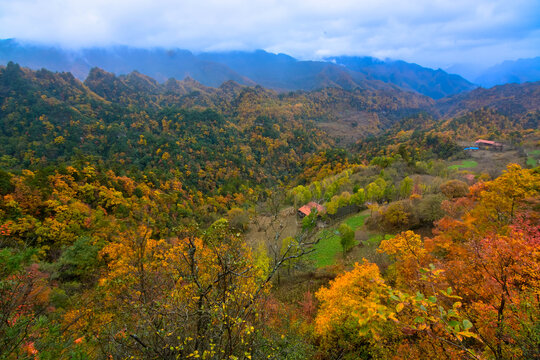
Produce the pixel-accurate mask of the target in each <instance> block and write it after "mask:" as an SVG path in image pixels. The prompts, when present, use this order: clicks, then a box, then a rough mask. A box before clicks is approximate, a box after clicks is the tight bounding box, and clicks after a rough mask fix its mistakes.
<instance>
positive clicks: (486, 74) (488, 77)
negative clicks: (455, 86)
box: [474, 56, 540, 87]
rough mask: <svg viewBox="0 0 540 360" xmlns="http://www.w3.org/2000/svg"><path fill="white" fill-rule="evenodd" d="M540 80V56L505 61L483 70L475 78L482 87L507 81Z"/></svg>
mask: <svg viewBox="0 0 540 360" xmlns="http://www.w3.org/2000/svg"><path fill="white" fill-rule="evenodd" d="M538 80H540V56H539V57H535V58H532V59H519V60H515V61H505V62H503V63H500V64H497V65H494V66H492V67H490V68H488V69H487V70H485V71H483V72H482V73H481V74H480V75H479V76H478V77H477V78H476V79H475V80H474V82H475V83H476V84H479V85H482V86H483V87H492V86H495V85H502V84H507V83H517V84H522V83H524V82H533V81H538Z"/></svg>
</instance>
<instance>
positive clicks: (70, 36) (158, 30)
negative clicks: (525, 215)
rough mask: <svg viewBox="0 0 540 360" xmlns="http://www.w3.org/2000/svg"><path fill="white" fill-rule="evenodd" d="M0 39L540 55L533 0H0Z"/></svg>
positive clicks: (426, 56) (438, 58) (314, 52)
mask: <svg viewBox="0 0 540 360" xmlns="http://www.w3.org/2000/svg"><path fill="white" fill-rule="evenodd" d="M0 37H1V38H17V39H21V40H25V41H31V42H39V43H46V44H56V45H61V46H64V47H72V48H79V47H88V46H106V45H119V44H122V45H131V46H140V47H173V48H185V49H189V50H192V51H223V50H254V49H265V50H268V51H272V52H283V53H287V54H290V55H292V56H295V57H298V58H301V59H318V58H322V57H325V56H330V55H342V54H346V55H371V56H376V57H381V58H387V57H388V58H396V59H404V60H407V61H414V62H417V63H420V64H423V65H427V66H432V67H445V66H448V65H450V64H453V63H460V62H462V63H483V64H488V65H489V64H493V63H496V62H500V61H502V60H505V59H516V58H520V57H534V56H538V55H539V47H538V44H540V5H539V3H538V1H537V0H512V1H507V0H504V1H499V0H495V1H493V0H477V1H475V0H467V1H465V0H453V1H441V0H412V1H389V0H379V1H372V0H368V1H365V0H361V1H359V0H351V1H349V0H335V1H327V0H325V1H322V0H302V1H294V2H291V1H289V0H267V1H259V0H251V1H244V0H232V1H223V0H182V1H178V0H153V1H148V0H129V1H128V0H115V1H113V2H111V1H109V0H93V1H88V0H87V1H76V0H72V1H68V0H0Z"/></svg>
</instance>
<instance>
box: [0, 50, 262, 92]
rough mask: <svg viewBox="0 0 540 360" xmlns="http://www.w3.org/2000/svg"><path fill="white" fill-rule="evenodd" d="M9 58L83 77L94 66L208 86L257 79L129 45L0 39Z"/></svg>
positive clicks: (3, 56)
mask: <svg viewBox="0 0 540 360" xmlns="http://www.w3.org/2000/svg"><path fill="white" fill-rule="evenodd" d="M9 61H13V62H16V63H19V64H20V65H22V66H26V67H29V68H31V69H34V70H39V69H41V68H46V69H49V70H52V71H69V72H71V73H72V74H73V75H74V76H76V77H77V78H78V79H80V80H84V79H85V78H86V76H87V75H88V73H89V71H90V69H91V68H93V67H99V68H102V69H105V70H107V71H109V72H113V73H115V74H117V75H120V74H128V73H130V72H132V71H139V72H141V73H143V74H145V75H148V76H151V77H152V78H154V79H156V80H157V81H160V82H164V81H166V80H167V79H169V78H176V79H183V78H185V77H192V78H194V79H197V80H198V81H200V82H202V83H204V84H206V85H208V86H215V87H216V86H219V85H221V84H222V83H223V82H225V81H228V80H233V81H236V82H238V83H241V84H245V85H255V83H254V82H253V81H251V80H249V79H247V78H245V77H244V76H242V75H240V74H237V73H235V72H234V71H232V70H231V69H229V68H227V67H226V66H224V65H222V64H218V63H211V62H207V61H204V60H201V59H199V58H197V57H196V56H195V55H193V54H192V53H191V52H189V51H187V50H179V49H174V50H165V49H136V48H131V47H126V46H118V47H110V48H89V49H81V50H78V51H75V50H64V49H60V48H55V47H46V46H38V45H28V44H19V43H18V42H16V41H15V40H0V63H3V64H7V63H8V62H9Z"/></svg>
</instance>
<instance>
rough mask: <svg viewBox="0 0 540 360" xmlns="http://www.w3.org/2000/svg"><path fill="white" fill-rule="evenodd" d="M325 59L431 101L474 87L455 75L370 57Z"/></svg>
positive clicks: (397, 61) (402, 62)
mask: <svg viewBox="0 0 540 360" xmlns="http://www.w3.org/2000/svg"><path fill="white" fill-rule="evenodd" d="M328 60H330V61H333V62H335V63H336V64H339V65H343V66H345V67H346V68H348V69H350V70H353V71H356V72H359V73H361V74H364V75H366V76H368V77H370V78H375V79H378V80H381V81H384V82H391V83H393V84H396V85H398V86H400V87H402V88H404V89H408V90H412V91H416V92H419V93H421V94H424V95H427V96H429V97H432V98H434V99H439V98H442V97H445V96H448V95H453V94H457V93H460V92H463V91H467V90H472V89H474V88H475V87H476V86H475V85H473V84H472V83H470V82H469V81H467V80H465V79H464V78H462V77H461V76H459V75H454V74H448V73H446V72H445V71H443V70H441V69H438V70H433V69H429V68H425V67H422V66H420V65H417V64H411V63H407V62H405V61H401V60H391V61H382V60H379V59H376V58H372V57H356V56H339V57H332V58H329V59H328Z"/></svg>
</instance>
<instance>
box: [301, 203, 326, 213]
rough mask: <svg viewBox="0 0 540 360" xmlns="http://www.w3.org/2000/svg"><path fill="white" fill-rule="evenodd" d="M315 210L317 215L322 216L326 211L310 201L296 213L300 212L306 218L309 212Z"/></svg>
mask: <svg viewBox="0 0 540 360" xmlns="http://www.w3.org/2000/svg"><path fill="white" fill-rule="evenodd" d="M313 209H317V212H318V213H319V214H324V213H325V212H326V209H325V208H324V206H322V205H319V204H317V203H316V202H313V201H310V202H308V203H307V204H306V205H304V206H302V207H301V208H300V209H298V211H300V212H301V213H302V214H304V215H306V216H308V215H309V214H311V210H313Z"/></svg>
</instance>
